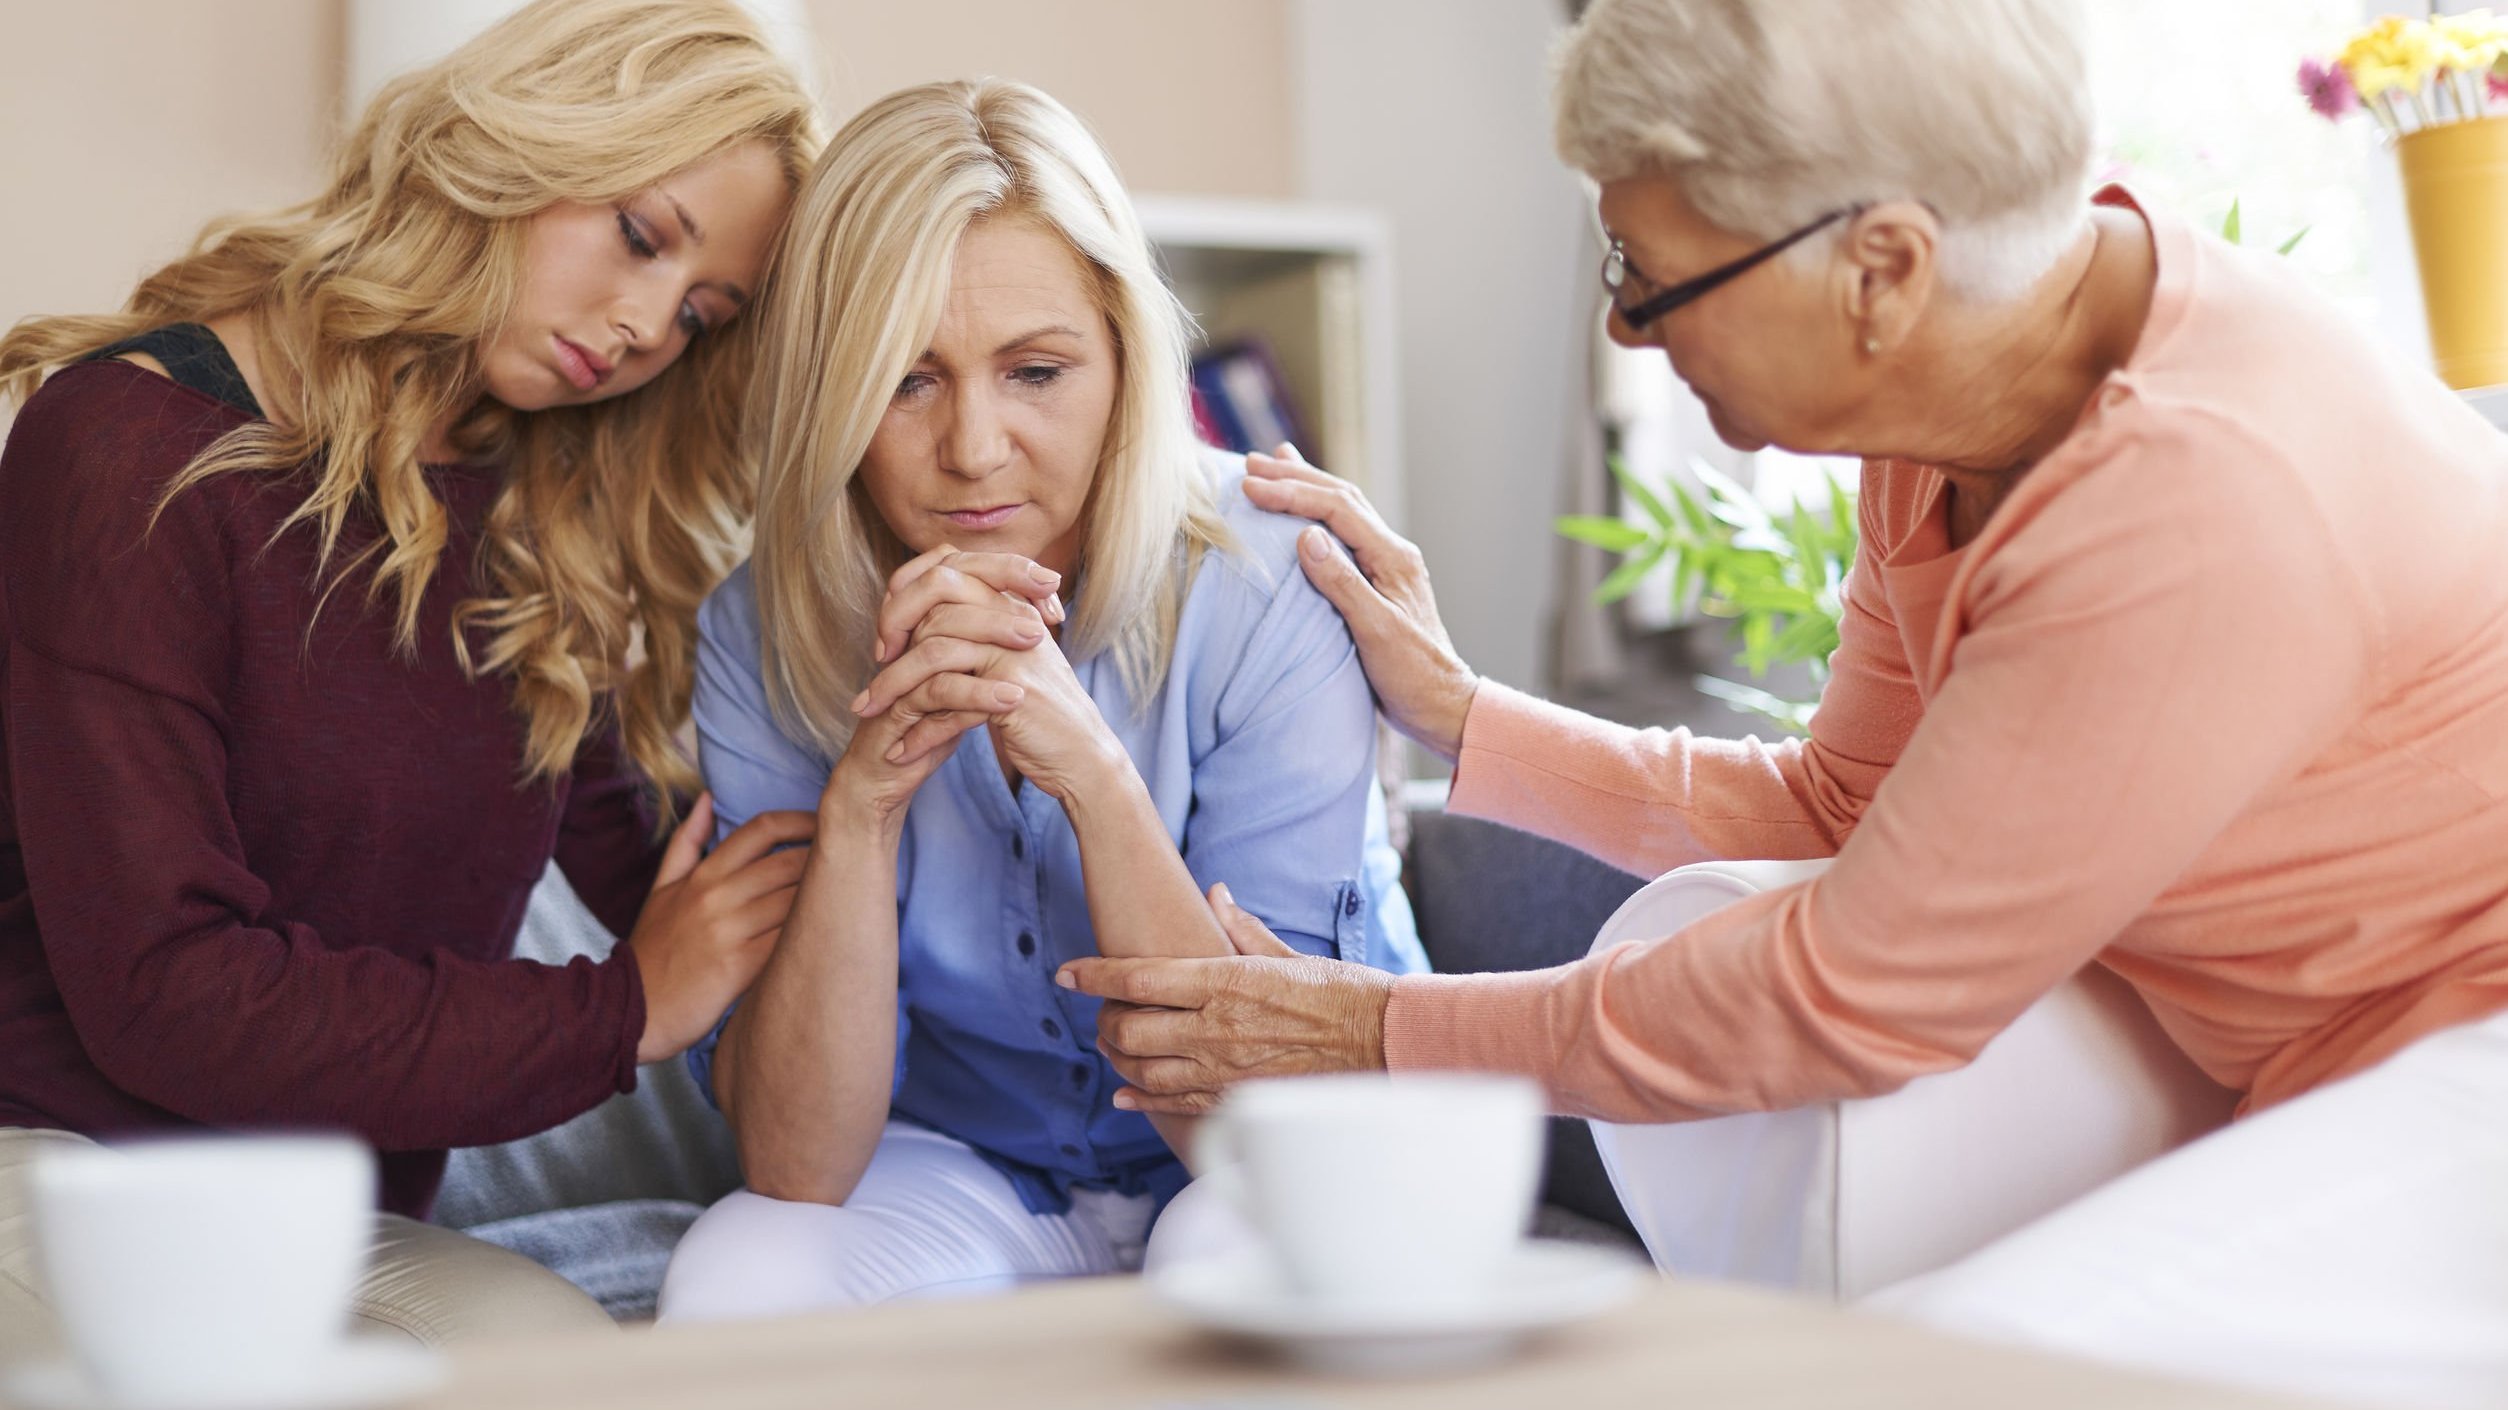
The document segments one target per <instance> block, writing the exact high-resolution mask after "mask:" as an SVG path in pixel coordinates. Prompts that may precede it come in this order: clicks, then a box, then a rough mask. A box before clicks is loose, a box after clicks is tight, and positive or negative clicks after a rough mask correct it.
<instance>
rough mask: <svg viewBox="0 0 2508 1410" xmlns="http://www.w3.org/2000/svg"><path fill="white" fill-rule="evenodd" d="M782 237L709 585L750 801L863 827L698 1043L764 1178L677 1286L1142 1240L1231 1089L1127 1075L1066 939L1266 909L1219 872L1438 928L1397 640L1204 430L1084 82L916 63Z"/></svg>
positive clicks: (766, 1281)
mask: <svg viewBox="0 0 2508 1410" xmlns="http://www.w3.org/2000/svg"><path fill="white" fill-rule="evenodd" d="M778 267H779V268H780V269H781V270H782V275H781V277H780V278H779V280H778V286H779V288H780V289H781V290H782V297H780V298H779V299H777V300H776V301H774V302H773V303H772V305H771V306H770V307H769V308H767V309H766V310H765V311H764V313H763V319H764V326H763V327H762V328H761V330H760V332H761V337H762V341H763V342H764V344H765V345H766V347H767V349H768V352H767V354H766V356H765V360H764V362H763V364H762V365H761V367H760V369H759V376H758V378H757V381H756V384H755V388H756V391H755V397H754V400H753V403H752V406H753V413H752V419H753V427H754V429H755V431H756V432H757V434H758V436H759V438H760V440H759V444H760V454H761V457H762V462H761V474H762V480H761V486H760V503H759V513H758V527H757V540H756V554H755V557H754V559H753V560H752V562H751V563H750V564H749V565H748V566H747V567H745V568H743V569H742V570H740V571H739V572H738V573H736V574H735V575H734V576H733V577H732V579H731V580H730V581H729V582H728V583H726V584H725V585H724V587H723V588H722V589H721V591H719V592H718V593H716V594H715V595H714V597H713V598H712V599H711V600H709V601H708V602H707V604H706V606H705V609H704V611H703V612H702V613H701V615H700V618H699V621H700V627H701V631H702V642H701V647H700V656H699V665H698V683H697V693H696V701H695V715H696V723H697V729H698V737H699V744H700V749H701V753H702V758H703V763H704V767H705V774H706V782H707V784H708V786H709V787H710V788H711V789H712V790H713V794H714V799H715V808H716V815H717V818H718V819H719V823H718V825H719V826H721V827H726V828H728V827H733V826H737V825H738V824H739V823H740V822H741V820H742V819H744V818H746V817H749V816H751V815H753V814H756V813H759V812H762V811H767V810H772V809H783V808H808V809H813V810H815V811H816V813H817V815H818V817H819V829H820V830H819V842H818V846H817V847H816V848H815V849H813V851H812V854H811V860H810V862H809V865H808V869H807V871H806V872H805V873H804V876H803V880H802V882H801V886H800V891H799V897H798V900H797V901H796V902H795V905H794V909H793V913H792V917H791V919H790V920H789V921H788V922H787V923H786V925H785V928H784V935H783V939H782V941H781V943H780V945H779V947H778V949H777V952H776V954H775V956H774V958H773V959H772V960H771V961H770V962H769V963H768V965H767V967H766V970H765V971H764V973H763V974H762V975H761V976H760V978H759V980H758V982H757V984H756V986H755V987H754V988H753V989H751V990H750V992H749V994H748V995H747V997H746V998H745V999H744V1000H743V1001H742V1003H741V1004H740V1005H739V1006H738V1007H737V1008H735V1009H734V1010H733V1011H732V1013H731V1014H730V1015H729V1016H728V1017H727V1019H726V1020H725V1022H724V1024H723V1025H722V1026H721V1027H719V1028H718V1029H717V1031H716V1038H715V1039H713V1040H709V1041H708V1042H706V1043H704V1044H701V1045H700V1046H699V1047H698V1048H697V1049H695V1050H693V1051H692V1053H691V1058H690V1061H691V1065H692V1066H693V1067H694V1068H695V1070H696V1072H697V1076H698V1078H699V1082H700V1085H702V1086H704V1087H706V1088H707V1089H708V1090H709V1091H711V1092H712V1094H713V1095H714V1097H715V1099H716V1100H717V1101H718V1103H719V1104H720V1105H721V1106H722V1108H723V1111H724V1113H725V1114H726V1116H727V1117H728V1118H729V1119H730V1122H731V1124H732V1128H733V1130H734V1132H735V1133H736V1134H737V1136H738V1139H739V1146H740V1153H741V1159H742V1162H743V1166H744V1170H745V1172H746V1174H747V1177H748V1181H749V1188H748V1189H746V1190H743V1191H741V1192H740V1193H737V1194H734V1195H732V1196H731V1197H730V1198H728V1199H726V1200H725V1201H723V1202H722V1203H721V1204H719V1205H717V1206H715V1208H714V1209H713V1210H711V1211H709V1212H708V1213H707V1214H706V1216H705V1217H704V1218H703V1219H702V1220H700V1221H699V1222H698V1224H697V1225H696V1227H695V1228H694V1229H693V1230H691V1231H690V1233H689V1235H688V1237H687V1239H686V1240H685V1241H684V1242H683V1244H682V1245H681V1247H680V1250H679V1253H678V1256H677V1257H676V1259H675V1260H674V1262H673V1264H672V1267H671V1271H670V1276H669V1279H668V1281H667V1283H666V1285H665V1287H664V1289H663V1294H662V1315H663V1317H664V1318H665V1319H666V1320H700V1319H715V1318H724V1317H734V1316H750V1315H767V1314H772V1313H778V1312H787V1311H795V1310H799V1309H802V1308H807V1307H816V1306H830V1305H841V1304H851V1303H865V1302H877V1301H882V1300H886V1299H889V1298H893V1297H899V1296H907V1295H932V1294H936V1293H950V1292H970V1291H983V1290H989V1289H997V1288H1003V1287H1008V1286H1012V1285H1015V1284H1017V1283H1019V1282H1022V1281H1027V1280H1032V1279H1039V1278H1051V1277H1063V1276H1073V1275H1080V1274H1091V1273H1108V1272H1116V1271H1121V1270H1126V1269H1131V1268H1136V1267H1138V1266H1139V1264H1140V1262H1141V1259H1142V1256H1143V1255H1142V1248H1143V1244H1144V1241H1145V1239H1146V1237H1147V1234H1148V1230H1149V1227H1150V1225H1151V1223H1152V1221H1153V1219H1154V1218H1155V1217H1156V1214H1157V1212H1158V1210H1159V1209H1160V1207H1161V1206H1162V1205H1163V1204H1164V1203H1165V1201H1166V1200H1167V1198H1168V1197H1170V1196H1172V1195H1173V1194H1174V1193H1175V1192H1176V1190H1177V1189H1178V1188H1180V1187H1181V1186H1182V1185H1183V1184H1184V1183H1185V1181H1186V1178H1187V1176H1186V1173H1185V1170H1184V1167H1183V1166H1182V1164H1181V1163H1180V1162H1179V1160H1178V1159H1177V1154H1176V1153H1177V1152H1178V1151H1179V1150H1181V1149H1183V1143H1184V1137H1185V1132H1186V1129H1187V1128H1186V1124H1185V1122H1184V1119H1182V1118H1168V1117H1161V1118H1157V1120H1158V1122H1159V1123H1161V1124H1158V1125H1156V1126H1153V1123H1152V1119H1151V1118H1148V1117H1144V1116H1142V1115H1140V1114H1138V1113H1135V1112H1130V1111H1125V1110H1119V1109H1117V1108H1116V1107H1115V1106H1114V1105H1112V1103H1111V1098H1112V1096H1113V1093H1114V1092H1115V1091H1116V1089H1117V1088H1118V1087H1120V1086H1121V1085H1122V1083H1121V1080H1120V1079H1119V1078H1118V1077H1117V1076H1116V1075H1115V1074H1114V1072H1113V1070H1112V1069H1111V1068H1110V1067H1109V1066H1108V1065H1107V1064H1106V1062H1105V1061H1104V1059H1103V1058H1102V1057H1101V1056H1100V1055H1099V1053H1098V1051H1097V1047H1096V1006H1095V1002H1094V1001H1093V1000H1089V999H1087V998H1085V997H1082V996H1080V995H1077V994H1075V993H1074V992H1073V991H1070V990H1067V989H1063V988H1060V987H1057V986H1056V984H1055V982H1054V973H1055V969H1056V967H1057V966H1058V965H1060V964H1061V963H1062V962H1063V961H1064V960H1067V959H1071V958H1074V957H1077V956H1082V955H1090V954H1107V955H1153V954H1156V955H1197V954H1210V955H1216V954H1224V953H1227V952H1228V950H1229V942H1228V939H1227V937H1226V935H1225V934H1224V933H1223V931H1222V930H1221V928H1220V925H1219V923H1218V921H1217V920H1216V919H1214V914H1213V905H1214V904H1220V903H1218V902H1215V901H1211V900H1206V899H1205V889H1206V888H1209V887H1211V886H1212V885H1213V884H1214V883H1224V884H1225V885H1226V886H1227V888H1228V889H1229V891H1230V892H1232V893H1233V897H1234V904H1238V905H1242V906H1243V907H1244V908H1245V909H1246V910H1247V911H1249V912H1251V913H1252V914H1254V915H1256V916H1259V917H1261V918H1262V919H1263V920H1264V922H1265V923H1266V924H1268V925H1269V926H1270V928H1271V929H1272V930H1273V931H1274V932H1276V933H1277V934H1278V935H1279V936H1280V937H1281V938H1282V939H1283V940H1285V941H1286V942H1287V943H1288V944H1290V945H1291V946H1293V947H1295V948H1297V949H1299V950H1302V951H1305V952H1308V953H1312V954H1317V955H1324V956H1331V957H1337V958H1340V959H1344V960H1358V961H1363V962H1366V963H1369V964H1373V965H1377V966H1380V967H1383V968H1387V969H1393V970H1412V969H1418V968H1423V967H1424V965H1423V962H1422V960H1421V958H1420V953H1419V948H1418V941H1417V939H1416V937H1415V935H1414V934H1413V930H1412V924H1411V916H1410V910H1409V906H1408V904H1407V903H1406V902H1405V901H1404V899H1403V897H1402V894H1401V891H1400V889H1399V886H1398V883H1397V879H1396V873H1397V871H1398V866H1397V863H1396V860H1395V858H1394V855H1393V853H1392V851H1391V849H1390V848H1389V847H1388V846H1387V845H1386V841H1385V830H1384V813H1383V805H1382V801H1381V795H1380V794H1379V792H1378V790H1377V789H1376V787H1375V783H1374V778H1375V764H1374V740H1375V712H1374V705H1373V702H1372V700H1371V699H1370V697H1369V695H1368V689H1367V682H1366V678H1365V676H1364V674H1363V673H1362V672H1361V670H1360V669H1359V664H1358V658H1357V655H1356V653H1355V651H1354V649H1353V647H1352V644H1351V640H1350V636H1349V633H1348V630H1347V629H1346V628H1345V627H1344V626H1343V624H1342V622H1341V619H1340V617H1339V615H1338V614H1337V613H1335V612H1334V611H1333V610H1332V607H1331V605H1330V604H1329V603H1328V602H1326V601H1325V600H1324V599H1323V597H1322V596H1320V595H1319V594H1317V593H1316V592H1315V590H1314V589H1313V588H1312V587H1310V586H1309V585H1308V583H1307V582H1306V579H1305V575H1304V574H1303V573H1301V572H1300V571H1298V568H1297V566H1296V562H1295V540H1296V534H1297V531H1298V529H1299V528H1300V527H1301V526H1302V521H1298V520H1294V519H1289V518H1285V517H1282V516H1278V515H1273V514H1269V513H1266V512H1264V511H1261V510H1258V509H1255V508H1253V507H1252V506H1251V505H1250V504H1249V503H1248V502H1247V501H1246V500H1245V498H1244V497H1243V495H1242V494H1241V493H1240V492H1239V488H1238V481H1239V479H1240V478H1241V477H1242V475H1243V466H1242V463H1241V462H1238V461H1237V460H1235V458H1233V457H1227V456H1222V455H1219V454H1218V453H1216V452H1212V451H1208V450H1206V449H1204V448H1201V447H1199V446H1197V445H1196V444H1195V442H1194V440H1193V437H1192V433H1191V428H1190V424H1189V421H1188V409H1187V408H1188V395H1187V390H1186V387H1187V382H1186V362H1185V335H1184V326H1185V325H1184V318H1183V316H1182V314H1181V311H1180V310H1179V309H1178V308H1177V306H1176V304H1175V302H1174V300H1173V298H1172V297H1171V296H1170V295H1169V294H1168V292H1167V290H1166V288H1165V287H1164V286H1163V285H1162V284H1161V283H1160V281H1159V278H1158V275H1157V272H1156V269H1155V267H1154V265H1153V263H1152V259H1151V255H1150V251H1149V247H1148V243H1147V241H1146V240H1145V239H1144V238H1143V236H1142V234H1141V230H1140V226H1139V223H1138V221H1137V220H1136V219H1135V217H1134V215H1133V212H1132V208H1131V203H1130V201H1129V199H1128V198H1127V197H1126V196H1125V194H1124V192H1123V190H1122V188H1121V187H1120V185H1119V184H1118V183H1117V181H1116V179H1115V174H1114V170H1113V168H1112V166H1111V165H1110V164H1109V163H1108V161H1107V160H1106V157H1105V155H1104V153H1103V152H1102V151H1101V150H1100V149H1099V148H1098V146H1097V144H1096V142H1095V140H1094V139H1093V138H1091V137H1090V135H1089V134H1088V132H1087V130H1086V129H1085V128H1084V127H1083V126H1081V124H1080V123H1079V121H1078V120H1077V119H1076V118H1074V117H1073V116H1072V115H1071V114H1070V113H1069V112H1068V111H1066V110H1065V109H1064V108H1063V107H1062V106H1061V105H1060V104H1058V103H1056V102H1055V101H1054V100H1053V99H1051V98H1049V97H1047V96H1045V95H1044V94H1042V93H1039V92H1037V91H1035V90H1033V89H1030V88H1025V87H1022V86H1019V85H1016V84H1009V83H1001V82H992V81H984V82H976V83H951V84H935V85H930V86H926V87H921V88H915V89H909V90H907V91H904V92H901V93H897V94H894V95H892V96H890V97H889V98H887V99H885V100H883V101H881V102H880V103H878V104H876V105H874V106H873V107H871V108H870V109H868V110H866V111H865V112H864V113H862V114H861V115H860V116H859V117H857V118H855V119H854V120H853V122H852V123H850V124H849V125H848V126H847V127H846V128H845V130H844V131H843V132H842V133H840V134H838V136H837V137H836V139H835V141H834V143H833V144H832V145H831V146H830V147H829V149H828V151H827V153H826V155H825V156H824V157H823V158H822V160H821V161H820V163H819V166H818V168H817V170H816V171H815V172H814V173H813V174H812V176H811V179H810V181H809V183H808V184H807V186H806V187H805V188H804V189H803V191H802V193H801V195H800V197H799V199H798V201H797V203H796V205H795V208H794V215H793V222H792V226H791V228H790V230H789V232H788V234H787V235H786V238H785V240H784V245H783V248H782V250H781V251H780V252H779V255H778ZM1066 601H1067V602H1068V603H1069V607H1068V611H1067V613H1066V611H1065V609H1064V607H1063V604H1064V603H1065V602H1066ZM1221 1237H1224V1235H1221Z"/></svg>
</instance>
